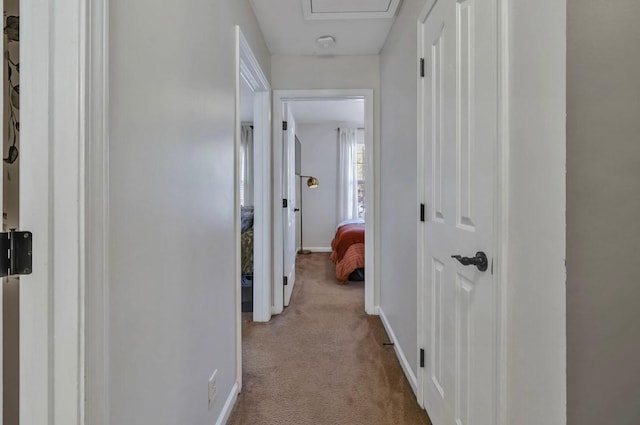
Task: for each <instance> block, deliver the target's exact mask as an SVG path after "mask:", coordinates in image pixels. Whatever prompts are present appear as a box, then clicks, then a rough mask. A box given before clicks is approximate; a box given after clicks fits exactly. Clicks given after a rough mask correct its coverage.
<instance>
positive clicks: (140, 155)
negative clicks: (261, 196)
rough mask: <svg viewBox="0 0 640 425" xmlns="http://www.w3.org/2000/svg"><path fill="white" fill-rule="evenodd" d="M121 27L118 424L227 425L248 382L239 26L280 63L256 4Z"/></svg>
mask: <svg viewBox="0 0 640 425" xmlns="http://www.w3.org/2000/svg"><path fill="white" fill-rule="evenodd" d="M109 15H110V29H109V30H110V50H109V54H110V102H111V105H110V120H111V121H110V127H109V131H110V148H109V161H110V163H109V189H110V193H109V203H110V209H109V236H110V250H109V255H110V264H109V274H110V283H109V321H108V326H109V344H110V350H109V376H108V381H109V402H110V405H109V413H110V423H112V424H158V425H163V424H166V425H169V424H171V425H174V424H205V423H207V424H211V423H215V421H216V419H217V418H218V415H219V413H220V412H221V409H222V407H223V404H224V402H225V400H226V398H227V396H228V395H229V393H230V391H231V389H232V386H233V384H234V382H235V370H236V369H235V344H234V337H235V330H234V323H235V315H234V294H235V287H236V285H237V284H238V282H235V281H234V249H233V247H234V244H235V243H236V238H235V234H234V219H235V216H234V96H235V92H234V85H235V78H236V76H235V75H234V67H233V63H234V56H235V39H234V34H235V30H234V25H236V24H240V26H241V28H242V31H243V32H244V34H245V36H246V37H247V39H248V41H249V44H250V45H251V47H252V49H253V51H254V53H255V54H256V56H257V58H258V60H259V62H260V64H261V65H262V67H263V69H264V71H265V73H266V74H267V76H268V75H269V71H270V57H269V53H268V51H267V49H266V46H265V43H264V41H263V38H262V35H261V33H260V30H259V28H258V25H257V22H256V20H255V17H254V16H253V13H252V11H251V7H250V5H249V2H248V0H216V1H215V2H212V1H210V0H190V1H188V2H171V1H163V2H158V1H156V0H137V1H135V2H132V1H129V0H111V1H110V10H109ZM214 369H218V375H217V385H218V397H217V399H216V401H215V404H214V406H213V408H212V410H208V406H207V404H208V403H207V380H208V378H209V376H210V375H211V374H212V372H213V371H214Z"/></svg>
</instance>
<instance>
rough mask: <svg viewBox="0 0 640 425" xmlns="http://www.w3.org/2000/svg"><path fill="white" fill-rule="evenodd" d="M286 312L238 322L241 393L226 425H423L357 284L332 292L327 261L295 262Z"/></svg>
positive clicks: (317, 257)
mask: <svg viewBox="0 0 640 425" xmlns="http://www.w3.org/2000/svg"><path fill="white" fill-rule="evenodd" d="M296 270H297V278H296V279H297V283H296V285H295V289H294V293H293V296H292V300H291V305H290V307H288V308H287V309H286V310H285V311H284V313H283V314H281V315H279V316H275V317H274V318H273V319H272V320H271V322H269V323H253V322H251V321H250V317H251V316H250V315H249V314H245V315H244V316H243V367H244V370H243V389H242V393H241V394H240V395H239V397H238V402H237V404H236V407H235V409H234V410H233V413H232V415H231V418H230V419H229V424H232V425H239V424H243V425H249V424H251V425H253V424H256V425H257V424H260V425H269V424H282V425H284V424H291V425H294V424H295V425H305V424H308V425H311V424H314V425H316V424H317V425H323V424H326V425H337V424H345V425H347V424H348V425H358V424H362V425H364V424H367V425H373V424H380V425H383V424H384V425H391V424H393V425H401V424H407V425H422V424H424V425H430V422H429V420H428V418H427V415H426V414H425V412H424V411H423V410H422V409H421V408H420V407H419V406H418V404H417V402H416V399H415V396H414V394H413V392H412V390H411V387H410V386H409V383H408V382H407V380H406V378H405V376H404V374H403V372H402V369H401V367H400V364H399V363H398V360H397V359H396V355H395V353H394V350H393V348H392V347H390V346H383V345H382V344H383V343H385V342H388V337H387V335H386V333H385V331H384V328H383V326H382V323H381V322H380V320H379V318H378V317H376V316H367V315H366V314H365V313H364V288H363V283H362V282H359V283H357V282H352V283H349V284H348V285H344V286H342V285H338V284H336V281H335V276H334V268H333V264H332V263H331V262H330V261H329V254H324V253H314V254H311V255H308V256H302V257H301V256H298V259H297V264H296Z"/></svg>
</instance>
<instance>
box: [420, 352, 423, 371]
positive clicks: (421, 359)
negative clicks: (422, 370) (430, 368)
mask: <svg viewBox="0 0 640 425" xmlns="http://www.w3.org/2000/svg"><path fill="white" fill-rule="evenodd" d="M420 367H424V348H421V349H420Z"/></svg>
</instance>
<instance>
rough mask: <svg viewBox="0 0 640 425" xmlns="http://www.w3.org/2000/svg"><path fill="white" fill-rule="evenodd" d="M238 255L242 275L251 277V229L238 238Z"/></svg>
mask: <svg viewBox="0 0 640 425" xmlns="http://www.w3.org/2000/svg"><path fill="white" fill-rule="evenodd" d="M240 255H241V257H240V258H241V260H242V274H243V275H253V229H249V230H247V231H246V232H244V233H242V235H241V236H240Z"/></svg>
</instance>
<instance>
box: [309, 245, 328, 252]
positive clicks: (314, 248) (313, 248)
mask: <svg viewBox="0 0 640 425" xmlns="http://www.w3.org/2000/svg"><path fill="white" fill-rule="evenodd" d="M304 249H308V250H309V251H311V252H331V247H330V246H305V247H304Z"/></svg>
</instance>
